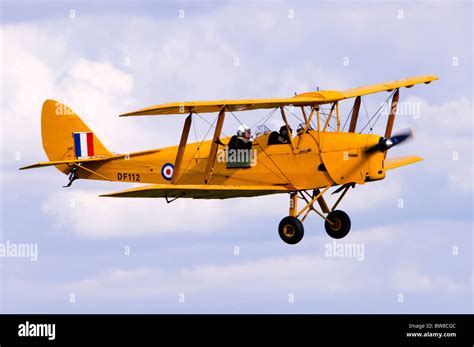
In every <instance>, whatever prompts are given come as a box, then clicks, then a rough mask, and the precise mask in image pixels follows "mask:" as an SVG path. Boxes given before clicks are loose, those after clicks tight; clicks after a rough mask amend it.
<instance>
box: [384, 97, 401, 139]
mask: <svg viewBox="0 0 474 347" xmlns="http://www.w3.org/2000/svg"><path fill="white" fill-rule="evenodd" d="M399 95H400V93H399V90H398V89H397V90H396V91H395V94H393V97H392V107H390V115H389V116H388V120H387V128H385V136H384V137H385V138H389V137H390V136H392V128H393V122H394V121H395V114H396V113H397V106H398V97H399Z"/></svg>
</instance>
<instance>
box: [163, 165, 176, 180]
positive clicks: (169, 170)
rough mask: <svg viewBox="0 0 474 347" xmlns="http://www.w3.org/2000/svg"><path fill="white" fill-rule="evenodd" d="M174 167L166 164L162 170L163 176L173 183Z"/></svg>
mask: <svg viewBox="0 0 474 347" xmlns="http://www.w3.org/2000/svg"><path fill="white" fill-rule="evenodd" d="M173 172H174V166H173V165H172V164H170V163H166V164H165V165H163V167H162V168H161V176H163V178H164V179H165V180H167V181H171V177H173Z"/></svg>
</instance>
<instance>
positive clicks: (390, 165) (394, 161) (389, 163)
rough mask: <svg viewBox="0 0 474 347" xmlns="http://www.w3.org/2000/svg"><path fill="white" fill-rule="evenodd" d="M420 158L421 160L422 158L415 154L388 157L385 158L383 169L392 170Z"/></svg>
mask: <svg viewBox="0 0 474 347" xmlns="http://www.w3.org/2000/svg"><path fill="white" fill-rule="evenodd" d="M421 160H423V158H421V157H417V156H407V157H396V158H390V159H385V162H384V167H385V170H392V169H396V168H397V167H400V166H405V165H409V164H413V163H416V162H418V161H421Z"/></svg>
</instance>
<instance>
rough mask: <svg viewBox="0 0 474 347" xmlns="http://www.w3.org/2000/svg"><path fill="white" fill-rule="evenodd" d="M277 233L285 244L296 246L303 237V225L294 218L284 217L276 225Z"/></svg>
mask: <svg viewBox="0 0 474 347" xmlns="http://www.w3.org/2000/svg"><path fill="white" fill-rule="evenodd" d="M278 233H279V234H280V237H281V239H282V240H283V241H285V242H286V243H288V244H290V245H294V244H297V243H298V242H300V241H301V239H302V238H303V236H304V227H303V223H301V221H300V220H299V219H298V218H296V217H292V216H288V217H285V218H283V219H282V220H281V222H280V225H278Z"/></svg>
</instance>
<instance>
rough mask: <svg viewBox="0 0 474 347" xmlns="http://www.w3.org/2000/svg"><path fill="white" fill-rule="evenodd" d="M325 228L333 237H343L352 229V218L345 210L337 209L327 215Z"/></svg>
mask: <svg viewBox="0 0 474 347" xmlns="http://www.w3.org/2000/svg"><path fill="white" fill-rule="evenodd" d="M330 222H332V224H331V223H330ZM324 228H325V229H326V232H327V233H328V235H329V236H331V237H332V238H333V239H342V238H343V237H344V236H346V235H347V234H348V233H349V231H350V230H351V219H350V218H349V216H348V215H347V213H345V212H344V211H341V210H335V211H332V212H331V213H329V214H328V215H327V217H326V221H325V222H324Z"/></svg>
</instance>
